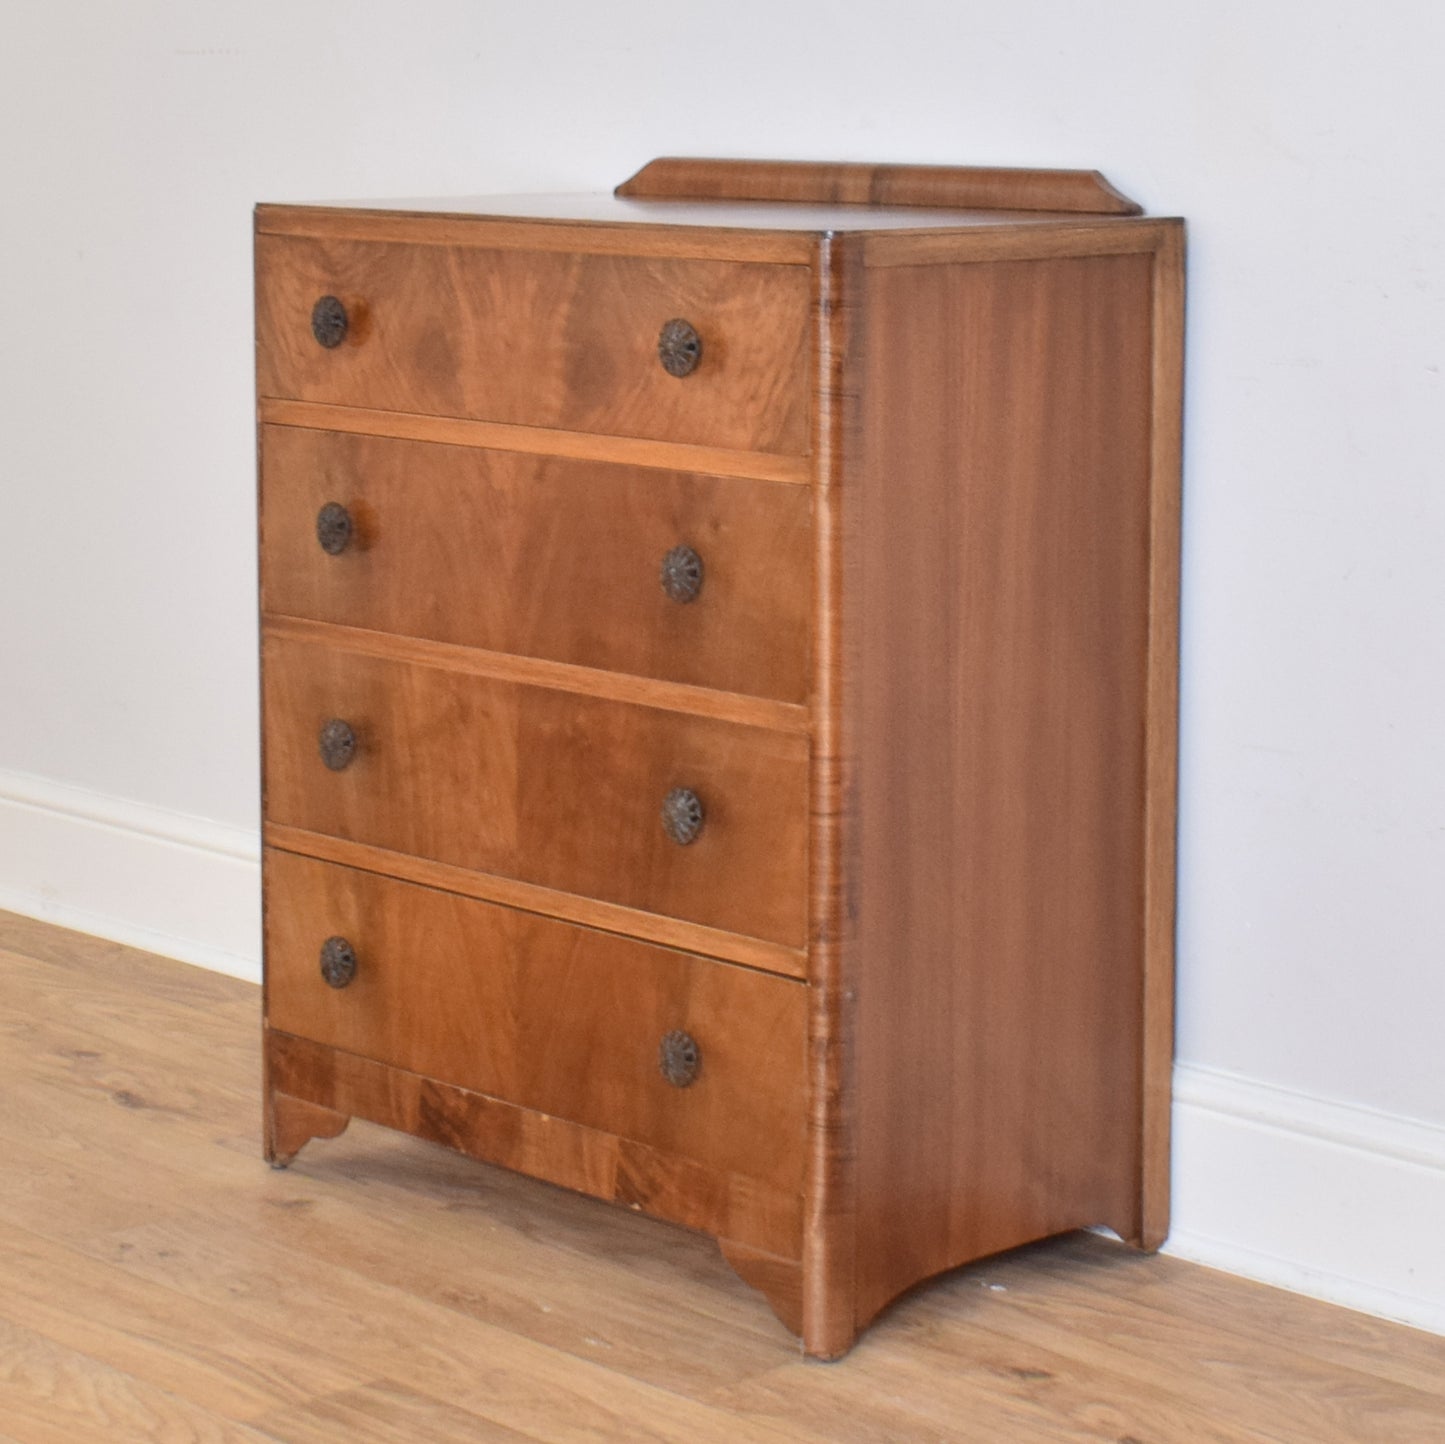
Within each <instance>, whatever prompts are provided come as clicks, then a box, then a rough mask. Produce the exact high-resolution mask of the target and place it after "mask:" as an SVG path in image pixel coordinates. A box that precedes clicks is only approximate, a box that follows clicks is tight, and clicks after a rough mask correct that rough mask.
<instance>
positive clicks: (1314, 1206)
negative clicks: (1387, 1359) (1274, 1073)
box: [1164, 1063, 1445, 1334]
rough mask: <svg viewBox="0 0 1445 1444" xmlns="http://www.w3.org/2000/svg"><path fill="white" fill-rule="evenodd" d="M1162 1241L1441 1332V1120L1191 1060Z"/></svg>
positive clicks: (1178, 1107)
mask: <svg viewBox="0 0 1445 1444" xmlns="http://www.w3.org/2000/svg"><path fill="white" fill-rule="evenodd" d="M1173 1162H1174V1168H1173V1195H1174V1207H1173V1228H1172V1229H1171V1231H1170V1235H1169V1241H1168V1242H1167V1243H1166V1244H1165V1246H1164V1251H1165V1252H1166V1253H1171V1254H1175V1255H1177V1256H1178V1257H1180V1258H1186V1259H1193V1260H1194V1261H1195V1262H1197V1263H1203V1264H1208V1265H1209V1266H1210V1267H1212V1268H1217V1269H1223V1270H1224V1271H1225V1272H1227V1273H1233V1274H1242V1275H1243V1276H1244V1277H1246V1278H1252V1279H1259V1280H1260V1281H1261V1282H1263V1283H1268V1284H1276V1285H1278V1286H1279V1287H1281V1288H1286V1289H1292V1290H1293V1291H1294V1292H1296V1293H1302V1294H1310V1295H1313V1296H1314V1297H1315V1298H1320V1299H1326V1300H1328V1301H1329V1302H1330V1303H1335V1304H1343V1305H1344V1306H1345V1307H1347V1308H1352V1309H1360V1310H1362V1311H1363V1312H1365V1313H1370V1314H1378V1315H1379V1316H1380V1317H1382V1318H1387V1319H1396V1320H1398V1321H1400V1322H1401V1323H1406V1324H1413V1325H1414V1326H1415V1327H1416V1328H1420V1329H1429V1330H1431V1331H1432V1332H1434V1333H1437V1334H1445V1128H1442V1127H1440V1126H1438V1125H1436V1124H1432V1123H1424V1122H1418V1121H1415V1120H1412V1119H1407V1118H1397V1117H1394V1116H1393V1115H1391V1114H1388V1113H1377V1112H1375V1111H1374V1110H1372V1109H1368V1108H1355V1107H1351V1106H1349V1105H1346V1104H1341V1103H1336V1102H1332V1101H1330V1100H1328V1099H1324V1098H1318V1097H1312V1096H1310V1095H1308V1094H1302V1093H1295V1092H1291V1091H1289V1090H1288V1089H1284V1088H1276V1087H1272V1086H1270V1085H1269V1084H1265V1083H1259V1082H1256V1081H1254V1080H1253V1079H1249V1078H1241V1077H1238V1076H1236V1075H1234V1074H1230V1073H1224V1072H1219V1071H1216V1070H1214V1069H1210V1068H1201V1067H1196V1066H1192V1065H1190V1064H1187V1063H1181V1064H1178V1065H1176V1067H1175V1070H1174V1159H1173Z"/></svg>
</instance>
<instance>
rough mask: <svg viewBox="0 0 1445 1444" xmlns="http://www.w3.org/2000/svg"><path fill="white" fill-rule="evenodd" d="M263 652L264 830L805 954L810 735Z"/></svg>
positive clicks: (328, 656) (270, 640) (446, 673)
mask: <svg viewBox="0 0 1445 1444" xmlns="http://www.w3.org/2000/svg"><path fill="white" fill-rule="evenodd" d="M380 641H381V642H382V644H383V645H386V639H380ZM403 645H404V644H403ZM463 655H464V654H463ZM263 659H264V721H265V727H266V758H265V809H266V816H267V819H268V820H269V821H271V822H276V823H281V824H284V825H288V826H292V827H299V828H304V829H307V830H308V831H312V832H320V833H326V834H329V835H331V836H333V837H340V838H345V839H347V840H350V841H354V842H362V843H369V844H371V845H373V846H376V847H383V848H387V849H390V850H391V851H394V852H399V853H407V854H411V855H414V856H417V857H423V858H430V859H433V860H435V861H437V862H444V863H451V864H453V865H455V866H458V867H466V868H473V869H476V870H477V871H480V872H487V873H496V874H501V875H503V876H506V877H512V878H517V879H520V880H521V881H524V882H530V883H537V884H540V885H542V886H546V887H553V888H558V889H561V890H562V891H565V892H570V893H577V894H581V895H584V896H587V897H593V898H600V899H602V900H604V901H606V902H612V903H619V904H622V905H623V906H626V907H635V908H641V909H644V910H646V911H648V912H653V913H662V914H665V915H668V916H671V917H677V918H683V919H686V920H687V921H689V922H696V923H702V924H705V925H707V926H711V927H717V928H722V929H726V930H728V931H731V932H735V933H741V934H744V935H747V936H751V937H757V938H765V939H768V940H769V941H772V942H778V943H782V944H784V945H786V946H789V947H794V948H802V947H803V946H804V944H805V938H806V908H805V896H806V872H807V818H808V795H807V772H808V742H807V738H806V737H804V736H802V735H799V734H791V733H784V732H774V731H772V730H770V729H768V728H765V727H755V726H747V725H743V724H740V723H734V722H723V721H718V720H716V719H714V718H708V717H696V716H690V715H687V714H684V713H680V712H670V711H665V710H663V709H661V708H656V707H643V706H637V705H635V704H632V703H628V702H618V701H612V700H609V699H604V698H597V697H589V696H585V695H582V694H578V693H574V692H567V691H562V690H558V689H552V688H547V687H540V686H529V685H522V684H519V683H516V682H511V681H501V680H498V679H495V678H492V677H487V676H482V675H476V674H473V673H470V672H466V671H461V670H452V669H451V668H450V667H442V666H436V665H429V664H423V663H421V662H418V661H414V660H401V659H398V658H396V657H394V656H384V655H379V654H373V653H370V652H363V651H360V650H351V649H349V648H343V647H341V646H331V645H325V644H320V643H316V642H312V641H305V640H298V639H296V638H293V637H281V636H276V635H270V636H268V637H267V638H266V640H265V643H264V646H263ZM332 720H336V721H339V722H343V723H345V724H346V726H347V728H349V729H350V733H351V735H352V736H353V737H354V739H355V746H354V751H353V752H352V754H351V756H350V760H349V761H348V760H346V756H345V750H344V749H342V750H341V751H340V752H338V751H337V749H334V748H333V755H332V759H331V760H332V762H342V763H344V765H342V766H340V767H339V768H338V769H337V770H333V769H332V767H330V766H328V765H327V763H326V762H325V761H324V760H323V758H322V756H321V749H320V745H319V738H320V735H321V732H322V729H323V728H324V727H325V726H326V724H327V723H328V722H331V721H332ZM334 731H335V729H333V732H334ZM675 790H690V791H691V792H693V793H695V794H696V795H697V797H698V798H699V799H700V801H701V805H702V808H703V822H702V827H701V830H700V831H699V832H698V834H697V836H696V838H695V839H694V840H693V841H691V842H688V843H685V844H679V843H678V842H676V841H674V840H673V838H672V836H670V835H669V833H668V831H667V830H666V829H665V827H664V824H663V821H662V808H663V804H664V800H665V799H666V798H667V796H668V795H669V794H670V793H672V792H674V791H675Z"/></svg>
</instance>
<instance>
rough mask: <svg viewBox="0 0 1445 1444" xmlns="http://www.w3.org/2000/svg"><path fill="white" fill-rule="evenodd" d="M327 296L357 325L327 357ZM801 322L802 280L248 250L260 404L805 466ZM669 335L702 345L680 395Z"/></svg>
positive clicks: (741, 271)
mask: <svg viewBox="0 0 1445 1444" xmlns="http://www.w3.org/2000/svg"><path fill="white" fill-rule="evenodd" d="M325 295H333V296H336V297H338V298H339V299H340V300H341V301H342V302H343V303H344V304H345V306H346V308H347V312H348V315H349V317H350V319H351V324H350V329H349V330H348V332H347V334H346V339H345V340H344V341H343V342H342V344H341V345H339V346H337V347H336V348H334V349H332V350H327V349H326V348H324V347H322V346H319V345H318V344H317V343H316V341H315V339H314V338H313V337H312V334H311V308H312V306H313V305H314V303H315V302H316V300H317V299H318V298H319V297H321V296H325ZM807 316H808V276H807V273H806V271H804V270H801V269H800V268H798V267H793V266H767V265H748V264H743V263H722V262H710V261H668V260H653V261H643V260H633V259H629V258H625V257H606V256H586V255H570V254H565V253H557V252H537V253H530V252H523V251H505V250H496V251H489V250H479V249H475V248H471V247H443V246H397V245H387V244H378V243H374V242H367V241H343V240H337V241H334V242H328V241H313V240H308V239H304V238H295V237H288V238H281V237H275V236H269V235H258V236H257V238H256V333H257V392H258V394H259V395H261V396H278V397H290V398H292V399H295V400H299V401H317V402H325V403H329V404H333V405H344V406H358V407H369V408H374V409H378V410H383V411H403V412H421V413H426V414H431V415H438V416H456V417H469V418H474V419H477V420H483V421H499V422H507V423H512V424H520V425H529V426H546V427H558V428H561V429H563V430H570V431H598V432H604V433H608V434H611V435H621V436H637V437H650V438H654V439H657V440H662V441H680V442H687V443H691V444H694V445H705V446H714V447H727V448H732V449H737V450H758V451H765V452H786V453H794V454H797V453H801V452H802V451H803V450H804V448H805V447H806V445H807V439H808V416H807V402H808V394H809V393H808V369H807V368H808V352H807V345H806V338H807ZM674 317H682V318H685V319H687V320H689V321H690V322H691V323H692V325H693V326H695V327H696V328H697V330H698V332H699V334H700V335H701V336H702V338H703V352H702V361H701V363H700V364H699V365H698V368H697V370H696V371H694V372H693V373H692V374H691V375H690V376H686V377H682V378H679V377H675V376H670V375H668V373H667V372H666V371H664V370H663V368H662V365H661V363H660V362H659V360H658V357H657V339H658V333H659V332H660V330H661V328H662V326H663V325H664V323H665V322H667V321H668V320H670V319H672V318H674Z"/></svg>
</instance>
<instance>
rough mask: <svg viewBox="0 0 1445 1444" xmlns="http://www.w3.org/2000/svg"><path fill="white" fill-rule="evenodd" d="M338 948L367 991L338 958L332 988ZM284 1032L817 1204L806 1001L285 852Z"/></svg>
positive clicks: (277, 897)
mask: <svg viewBox="0 0 1445 1444" xmlns="http://www.w3.org/2000/svg"><path fill="white" fill-rule="evenodd" d="M332 938H341V939H345V940H346V943H347V944H348V946H349V949H350V953H351V955H352V957H354V971H352V972H351V974H350V977H349V979H347V977H346V974H347V972H348V969H347V967H346V966H345V963H346V955H345V953H344V952H343V951H342V950H341V949H339V948H333V949H332V950H331V954H332V956H331V962H332V965H333V966H332V980H333V981H332V982H328V981H327V979H326V977H325V976H324V975H323V970H322V955H323V949H324V948H325V946H326V944H327V941H328V939H332ZM333 983H341V984H342V986H334V985H333ZM266 1021H267V1025H268V1026H269V1027H270V1028H273V1029H276V1030H279V1031H280V1032H283V1033H290V1034H294V1035H296V1036H298V1037H301V1038H308V1039H312V1040H314V1041H315V1042H318V1043H323V1044H326V1045H328V1046H330V1047H333V1048H338V1049H341V1050H344V1051H345V1052H348V1053H354V1054H358V1055H361V1056H363V1057H366V1058H371V1059H375V1060H376V1061H378V1062H380V1063H384V1064H387V1065H389V1066H390V1067H393V1068H403V1069H406V1070H408V1071H410V1072H413V1073H419V1074H423V1075H425V1076H427V1077H430V1078H435V1079H437V1080H439V1081H441V1082H443V1083H449V1084H453V1085H455V1086H457V1087H460V1088H466V1089H471V1090H473V1091H475V1092H478V1093H483V1094H487V1095H489V1096H491V1097H494V1098H499V1099H502V1100H505V1101H506V1102H508V1103H513V1104H517V1105H520V1106H521V1107H523V1108H528V1109H532V1110H535V1111H537V1112H539V1113H544V1114H549V1115H552V1116H554V1117H557V1118H563V1119H567V1120H569V1121H571V1122H574V1123H580V1124H583V1125H585V1126H586V1127H589V1128H595V1129H598V1130H601V1131H603V1132H606V1133H612V1134H616V1135H619V1136H620V1137H623V1138H628V1139H635V1140H637V1141H639V1142H642V1143H646V1144H648V1145H649V1146H651V1147H653V1148H656V1149H659V1150H662V1151H663V1152H665V1153H669V1154H673V1155H677V1156H679V1157H682V1158H687V1159H692V1160H695V1161H696V1162H698V1163H700V1164H702V1165H704V1166H705V1167H707V1168H709V1169H714V1170H718V1171H720V1172H727V1173H734V1174H741V1175H743V1176H746V1177H749V1178H754V1179H757V1180H759V1181H760V1182H763V1183H766V1184H768V1185H769V1186H770V1187H771V1188H774V1189H777V1190H780V1191H784V1192H790V1193H797V1192H798V1191H800V1190H801V1187H802V1173H803V1106H804V1105H803V1062H804V1050H805V1043H806V1029H807V1015H806V989H805V988H804V986H803V985H802V984H801V983H797V982H793V981H791V980H788V979H784V978H777V977H773V976H771V975H768V974H764V973H757V972H753V971H751V970H749V969H746V968H740V967H736V966H733V965H731V964H728V963H718V962H713V961H710V960H708V959H705V958H697V957H692V956H690V955H689V954H686V953H679V952H674V951H672V950H671V949H668V948H662V947H656V946H653V945H651V944H648V943H641V942H637V941H635V940H634V939H631V938H624V937H618V936H614V935H612V934H609V933H603V932H597V931H594V930H592V929H589V928H580V927H575V926H573V925H571V924H569V923H563V922H559V921H557V920H556V919H554V918H545V917H539V916H537V915H535V914H532V913H525V912H520V911H517V910H515V909H512V908H505V907H498V906H496V905H495V904H492V903H486V902H479V901H477V900H475V899H472V898H464V897H458V896H456V895H454V894H452V893H446V892H439V891H436V890H435V889H432V888H426V887H420V886H417V885H415V884H413V883H405V882H398V881H396V880H395V879H392V878H387V877H380V876H377V875H375V874H372V873H365V872H359V871H356V870H355V869H352V868H346V867H339V866H337V865H335V864H332V863H324V862H317V861H315V860H314V859H311V858H305V857H299V856H296V855H294V854H291V853H285V852H279V851H276V850H274V849H268V850H267V853H266ZM680 1035H686V1039H687V1040H690V1041H691V1043H692V1044H693V1045H695V1050H696V1056H695V1067H694V1066H693V1058H692V1056H691V1052H690V1049H689V1047H688V1046H687V1044H686V1043H685V1042H684V1039H683V1038H682V1037H681V1036H680ZM664 1040H669V1041H670V1043H671V1044H672V1045H673V1046H672V1047H671V1048H669V1049H668V1050H666V1051H667V1057H666V1063H667V1068H666V1069H665V1068H664V1051H665V1050H664ZM666 1072H670V1074H671V1080H669V1077H668V1076H665V1073H666Z"/></svg>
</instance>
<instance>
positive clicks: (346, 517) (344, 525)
mask: <svg viewBox="0 0 1445 1444" xmlns="http://www.w3.org/2000/svg"><path fill="white" fill-rule="evenodd" d="M316 540H317V541H319V542H320V543H321V550H322V551H324V552H325V553H326V554H327V555H328V556H333V557H339V556H340V555H341V553H342V552H344V551H345V550H346V548H347V546H348V545H349V544H350V542H351V513H350V512H349V511H347V509H346V508H345V507H344V506H342V504H341V503H340V502H339V501H328V502H327V503H326V505H325V506H323V507H322V508H321V510H320V511H318V512H317V513H316Z"/></svg>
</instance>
